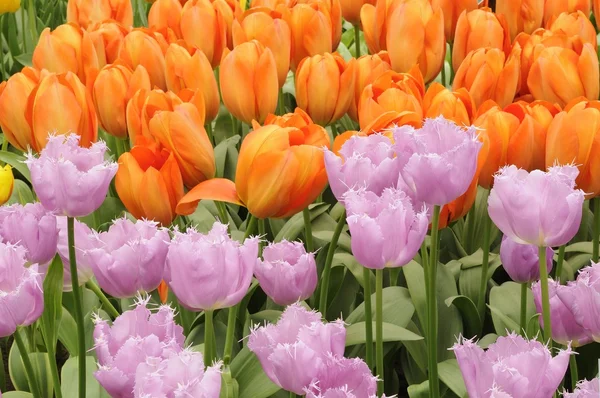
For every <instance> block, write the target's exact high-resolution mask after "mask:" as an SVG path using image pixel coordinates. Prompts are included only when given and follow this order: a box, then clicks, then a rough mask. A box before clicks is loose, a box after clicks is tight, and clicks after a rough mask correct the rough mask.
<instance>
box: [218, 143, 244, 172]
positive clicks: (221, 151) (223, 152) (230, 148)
mask: <svg viewBox="0 0 600 398" xmlns="http://www.w3.org/2000/svg"><path fill="white" fill-rule="evenodd" d="M241 138H242V137H240V136H239V135H234V136H233V137H229V138H227V139H224V140H223V141H221V142H219V143H218V144H217V146H216V147H215V165H216V174H215V176H216V177H220V178H230V179H232V180H233V178H231V177H235V165H236V163H237V153H238V152H237V145H238V143H239V142H240V139H241ZM230 158H231V161H229V160H230ZM227 166H229V168H228V169H227ZM226 170H227V171H230V172H231V173H228V174H227V173H226ZM232 174H233V175H232Z"/></svg>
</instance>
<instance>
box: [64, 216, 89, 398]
mask: <svg viewBox="0 0 600 398" xmlns="http://www.w3.org/2000/svg"><path fill="white" fill-rule="evenodd" d="M67 237H68V243H69V264H70V269H71V284H72V285H73V301H74V304H75V314H73V315H74V317H75V323H76V324H77V343H78V344H77V348H78V351H77V359H78V362H79V398H85V397H86V394H85V387H86V386H85V375H86V372H85V367H86V358H85V357H86V355H85V327H84V323H83V309H82V305H81V286H79V276H78V275H77V257H76V256H75V219H74V218H73V217H67Z"/></svg>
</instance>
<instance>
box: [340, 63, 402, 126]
mask: <svg viewBox="0 0 600 398" xmlns="http://www.w3.org/2000/svg"><path fill="white" fill-rule="evenodd" d="M355 69H356V72H355V73H356V82H355V85H354V98H353V100H352V101H351V102H350V108H348V116H350V118H352V120H354V121H355V122H358V104H359V101H360V96H361V94H362V92H363V90H364V89H365V87H367V86H368V85H369V84H372V83H373V82H375V80H376V79H377V78H378V77H379V76H381V75H382V74H383V73H384V72H387V71H388V70H390V69H392V66H391V65H390V57H389V55H388V53H387V51H381V52H379V53H377V54H372V55H371V54H367V55H363V56H362V57H360V58H358V59H357V60H356V68H355Z"/></svg>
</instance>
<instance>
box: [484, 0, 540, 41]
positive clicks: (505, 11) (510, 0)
mask: <svg viewBox="0 0 600 398" xmlns="http://www.w3.org/2000/svg"><path fill="white" fill-rule="evenodd" d="M496 13H497V14H498V15H503V16H504V19H505V20H506V22H507V25H508V29H509V31H510V38H511V40H514V39H515V37H517V35H518V34H519V33H521V32H525V33H528V34H530V33H533V31H534V30H536V29H538V28H541V27H542V20H543V19H544V0H496Z"/></svg>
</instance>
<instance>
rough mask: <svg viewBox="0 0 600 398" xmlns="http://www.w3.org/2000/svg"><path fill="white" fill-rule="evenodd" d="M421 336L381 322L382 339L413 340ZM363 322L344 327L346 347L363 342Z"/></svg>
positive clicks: (420, 338)
mask: <svg viewBox="0 0 600 398" xmlns="http://www.w3.org/2000/svg"><path fill="white" fill-rule="evenodd" d="M373 333H375V322H373ZM422 339H423V337H422V336H419V335H418V334H416V333H413V332H411V331H410V330H408V329H405V328H403V327H400V326H396V325H394V324H392V323H387V322H383V341H384V342H389V341H406V340H408V341H413V340H422ZM365 341H366V336H365V322H357V323H353V324H352V325H350V326H348V327H347V328H346V347H348V346H352V345H356V344H365Z"/></svg>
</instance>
